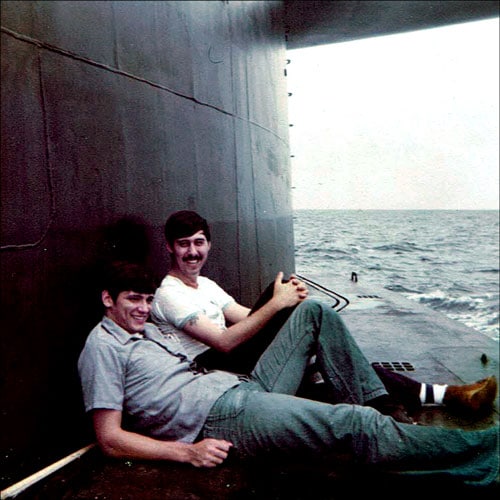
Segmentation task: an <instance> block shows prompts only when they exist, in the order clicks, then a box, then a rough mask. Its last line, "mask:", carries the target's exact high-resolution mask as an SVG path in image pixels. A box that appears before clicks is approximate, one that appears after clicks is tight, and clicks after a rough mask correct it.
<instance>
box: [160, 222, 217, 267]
mask: <svg viewBox="0 0 500 500" xmlns="http://www.w3.org/2000/svg"><path fill="white" fill-rule="evenodd" d="M167 249H168V251H169V253H170V254H172V255H173V262H172V266H173V267H174V268H175V269H177V270H178V271H179V272H180V273H181V274H184V275H185V276H198V275H199V274H200V271H201V268H202V267H203V266H204V265H205V262H206V261H207V258H208V252H209V251H210V242H208V241H207V238H206V236H205V233H204V232H203V231H198V232H197V233H195V234H193V235H191V236H188V237H185V238H177V239H176V240H174V246H173V248H172V247H171V246H170V245H169V244H168V243H167Z"/></svg>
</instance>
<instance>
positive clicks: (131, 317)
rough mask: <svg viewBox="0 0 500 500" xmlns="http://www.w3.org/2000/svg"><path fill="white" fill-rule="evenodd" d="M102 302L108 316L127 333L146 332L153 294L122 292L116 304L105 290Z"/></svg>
mask: <svg viewBox="0 0 500 500" xmlns="http://www.w3.org/2000/svg"><path fill="white" fill-rule="evenodd" d="M102 302H103V304H104V305H105V306H106V316H108V317H109V318H111V319H112V320H113V321H114V322H115V323H116V324H117V325H119V326H121V327H122V328H123V329H124V330H127V332H129V333H138V332H142V331H143V330H144V324H145V323H146V321H147V320H148V317H149V313H150V312H151V303H152V302H153V294H148V293H137V292H133V291H127V292H120V293H119V294H118V297H117V298H116V302H115V301H113V299H112V298H111V296H110V295H109V293H108V292H107V291H106V290H105V291H104V292H102Z"/></svg>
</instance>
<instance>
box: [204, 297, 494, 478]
mask: <svg viewBox="0 0 500 500" xmlns="http://www.w3.org/2000/svg"><path fill="white" fill-rule="evenodd" d="M313 352H316V354H317V362H318V366H319V367H320V369H321V371H322V373H323V374H324V376H325V383H328V384H329V386H330V387H331V388H332V391H333V392H334V393H335V397H336V401H337V404H327V403H322V402H318V401H312V400H307V399H303V398H298V397H295V396H294V394H295V393H296V391H297V389H298V387H299V385H300V382H301V380H302V376H303V373H304V370H305V368H306V365H307V362H308V359H309V357H310V355H311V353H313ZM385 393H386V390H385V388H384V386H383V384H382V382H381V381H380V379H379V378H378V377H377V375H376V374H375V372H374V370H373V368H372V367H371V366H370V364H369V362H368V361H367V359H366V358H365V357H364V355H363V354H362V353H361V351H360V350H359V348H358V347H357V345H356V343H355V341H354V340H353V339H352V337H351V336H350V334H349V332H348V330H347V329H346V327H345V326H344V324H343V322H342V320H341V319H340V317H339V316H338V315H337V313H335V311H333V310H332V309H331V308H329V307H328V306H325V305H323V304H321V303H319V302H316V301H314V300H307V301H305V302H303V303H302V304H300V305H299V306H298V307H297V308H296V309H295V311H294V312H293V313H292V314H291V316H290V318H289V319H288V320H287V322H286V323H285V324H284V326H283V328H282V329H281V330H280V332H279V333H278V335H277V336H276V338H275V339H274V340H273V342H272V343H271V345H270V346H269V348H268V349H267V350H266V351H265V352H264V354H263V355H262V356H261V358H260V359H259V361H258V363H257V365H256V367H255V369H254V370H253V372H252V373H251V375H250V377H249V378H248V380H245V381H243V382H242V383H241V384H240V385H239V386H237V387H234V388H232V389H230V390H229V391H227V392H226V393H225V394H224V395H222V396H221V398H219V400H218V401H217V402H216V403H215V405H214V406H213V407H212V409H211V412H210V414H209V416H208V418H207V420H206V422H205V425H204V428H203V432H202V437H204V438H207V437H212V438H218V439H226V440H228V441H231V442H232V443H233V445H234V453H235V454H236V455H237V456H240V457H243V458H244V457H258V456H261V455H262V453H264V454H269V453H272V454H274V453H278V454H282V455H283V456H286V457H290V456H292V455H294V454H296V456H297V457H298V458H301V459H307V457H308V456H316V457H328V456H332V457H334V456H336V455H348V456H349V457H350V459H351V460H353V461H354V462H355V463H358V464H363V465H365V464H372V465H374V466H379V467H383V468H384V469H386V470H388V471H397V472H401V473H407V474H418V475H436V474H438V475H445V476H449V477H452V478H456V479H459V480H461V481H463V482H465V483H467V484H480V485H481V484H489V483H491V482H493V481H494V480H495V479H496V478H497V475H498V428H497V427H493V428H490V429H487V430H482V431H465V430H462V429H446V428H441V427H425V426H417V425H410V424H401V423H398V422H396V421H395V420H394V419H392V418H391V417H387V416H384V415H382V414H380V413H379V412H378V411H376V410H374V409H373V408H370V407H365V406H361V405H362V404H363V403H364V402H365V401H366V400H368V399H371V398H374V397H377V396H379V395H382V394H385Z"/></svg>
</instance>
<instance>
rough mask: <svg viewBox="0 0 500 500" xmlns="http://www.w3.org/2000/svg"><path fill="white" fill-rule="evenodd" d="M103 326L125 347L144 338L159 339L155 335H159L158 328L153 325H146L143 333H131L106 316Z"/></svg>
mask: <svg viewBox="0 0 500 500" xmlns="http://www.w3.org/2000/svg"><path fill="white" fill-rule="evenodd" d="M101 326H102V327H103V328H104V330H106V331H107V332H108V333H109V334H111V335H112V336H113V337H114V338H115V339H116V340H117V341H118V342H120V344H122V345H125V344H126V343H127V342H131V341H134V340H139V339H143V338H145V337H146V338H153V339H154V338H157V337H155V334H156V333H157V332H156V331H155V330H156V327H155V326H154V325H152V324H151V323H146V324H145V325H144V332H143V333H129V332H127V330H125V329H124V328H122V327H121V326H119V325H117V324H116V323H115V322H114V321H113V320H112V319H111V318H109V317H108V316H104V317H103V318H102V321H101Z"/></svg>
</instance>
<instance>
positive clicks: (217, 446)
mask: <svg viewBox="0 0 500 500" xmlns="http://www.w3.org/2000/svg"><path fill="white" fill-rule="evenodd" d="M232 446H233V444H232V443H230V442H229V441H225V440H223V439H212V438H207V439H203V440H202V441H198V442H197V443H194V444H193V445H192V446H191V450H190V453H191V457H190V460H189V462H190V463H191V464H192V465H194V466H195V467H216V466H217V465H220V464H221V463H222V462H223V461H224V460H225V459H226V458H227V455H228V453H229V450H230V449H231V447H232Z"/></svg>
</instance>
